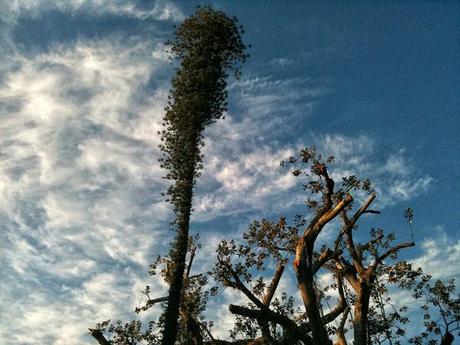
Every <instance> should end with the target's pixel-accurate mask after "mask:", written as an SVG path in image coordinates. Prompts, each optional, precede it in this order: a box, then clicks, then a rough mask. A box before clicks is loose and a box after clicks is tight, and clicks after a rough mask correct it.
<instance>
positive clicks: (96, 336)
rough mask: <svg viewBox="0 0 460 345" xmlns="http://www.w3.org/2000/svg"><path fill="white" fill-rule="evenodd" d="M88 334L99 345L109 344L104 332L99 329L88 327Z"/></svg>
mask: <svg viewBox="0 0 460 345" xmlns="http://www.w3.org/2000/svg"><path fill="white" fill-rule="evenodd" d="M89 334H91V336H92V337H93V338H94V339H96V341H97V342H98V343H99V344H100V345H110V343H109V341H108V340H107V339H105V337H104V334H103V333H102V331H101V330H100V329H94V328H89Z"/></svg>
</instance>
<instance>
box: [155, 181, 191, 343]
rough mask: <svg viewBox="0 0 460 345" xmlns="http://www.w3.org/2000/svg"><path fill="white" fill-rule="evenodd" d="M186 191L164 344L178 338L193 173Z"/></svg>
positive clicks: (178, 234) (178, 231)
mask: <svg viewBox="0 0 460 345" xmlns="http://www.w3.org/2000/svg"><path fill="white" fill-rule="evenodd" d="M187 182H188V183H187V185H186V188H185V189H186V191H184V201H183V205H182V207H181V211H180V213H181V215H180V218H179V219H178V220H177V237H176V243H175V248H174V252H173V255H172V259H173V263H174V270H173V274H172V279H171V285H170V288H169V296H168V305H167V308H166V311H165V329H164V332H163V339H162V341H163V344H172V343H174V340H175V338H176V334H177V329H178V322H177V316H178V314H179V308H180V302H181V297H182V287H183V285H184V284H183V280H184V272H185V260H186V255H187V246H188V238H189V226H190V213H191V209H192V196H193V174H191V176H190V178H189V179H188V181H187Z"/></svg>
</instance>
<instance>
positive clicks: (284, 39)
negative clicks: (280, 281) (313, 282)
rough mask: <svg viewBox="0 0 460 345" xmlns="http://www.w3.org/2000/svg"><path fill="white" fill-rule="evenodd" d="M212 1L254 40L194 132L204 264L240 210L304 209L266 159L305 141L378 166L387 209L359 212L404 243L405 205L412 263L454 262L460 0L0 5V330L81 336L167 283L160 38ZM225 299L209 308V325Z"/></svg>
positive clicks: (36, 337)
mask: <svg viewBox="0 0 460 345" xmlns="http://www.w3.org/2000/svg"><path fill="white" fill-rule="evenodd" d="M208 3H210V4H212V5H214V6H215V7H216V8H218V9H222V10H224V11H226V12H227V13H228V14H231V15H236V16H237V17H238V18H239V20H240V22H241V23H242V24H243V25H244V27H245V30H246V34H245V36H244V40H245V42H247V43H249V44H251V45H252V47H251V49H250V50H249V53H250V54H251V57H250V59H249V60H248V62H247V64H245V66H244V68H243V77H242V79H241V80H239V81H235V80H232V81H230V84H229V99H230V104H229V112H228V114H227V117H226V119H225V120H223V121H219V122H218V123H217V124H215V125H213V126H212V128H210V129H209V130H207V132H206V147H205V157H206V158H205V169H204V171H203V175H202V177H201V179H200V181H199V183H198V186H197V192H196V198H195V213H194V215H193V225H192V228H193V231H196V232H200V234H201V238H202V242H203V244H204V248H203V250H202V251H201V253H200V255H199V256H198V261H197V263H198V266H199V267H203V269H204V268H206V267H209V264H210V262H209V258H210V257H212V255H213V251H214V248H215V245H216V244H217V243H218V241H219V239H220V238H223V237H225V238H238V237H239V236H240V234H241V232H242V231H244V229H245V226H247V224H248V223H249V222H250V221H251V220H253V219H257V218H261V217H267V218H276V217H278V216H279V215H282V214H286V215H292V214H294V213H295V212H296V211H298V210H299V209H301V208H302V207H303V206H302V200H303V195H302V193H301V191H300V188H299V186H298V185H296V181H295V180H294V179H293V178H292V177H291V176H289V174H288V173H287V171H283V170H282V169H280V167H279V161H280V160H281V159H284V158H286V157H288V156H289V155H290V154H292V153H293V152H294V151H295V150H298V149H300V148H302V147H304V146H306V145H308V146H310V145H315V146H316V147H318V148H319V149H320V150H321V151H322V152H324V153H325V154H334V155H335V156H336V157H337V163H336V165H335V167H334V176H336V177H340V176H342V175H346V174H350V173H356V174H358V175H359V176H362V177H368V178H371V179H372V180H373V182H374V184H375V187H376V189H377V192H378V207H379V209H380V210H381V211H382V212H383V214H382V216H380V217H378V218H374V219H373V220H372V223H369V226H371V225H372V226H380V227H384V228H385V229H388V230H390V231H395V232H396V233H397V234H398V236H399V238H400V239H401V240H407V239H408V238H409V235H408V232H407V226H406V225H405V223H404V220H403V210H404V208H405V207H408V206H410V207H413V208H414V209H415V215H416V225H415V228H416V234H415V236H416V241H417V245H418V246H417V248H415V249H410V250H408V251H407V253H406V257H407V258H409V259H411V260H413V261H414V262H415V263H417V264H419V265H422V266H423V267H424V268H425V269H426V271H427V272H429V273H432V274H434V275H435V276H436V277H441V278H458V277H459V276H460V269H459V268H458V267H457V265H456V264H458V262H459V259H460V238H459V236H458V231H457V228H458V224H459V221H460V219H459V218H460V217H459V212H458V210H457V202H458V200H459V197H460V195H459V183H458V180H459V179H460V174H459V168H460V167H459V160H460V150H459V144H458V140H457V135H458V133H459V128H460V120H459V117H458V116H459V111H460V103H459V97H458V95H459V93H460V73H459V72H460V71H459V66H460V61H459V59H460V51H459V49H460V26H459V25H458V21H459V18H460V4H459V3H458V2H428V1H426V2H422V1H420V2H415V1H410V2H409V1H408V2H347V3H345V2H329V1H328V2H319V1H318V2H316V1H315V2H300V1H298V2H275V1H273V2H263V1H238V2H237V1H235V2H229V1H226V2H208V1H200V2H185V1H184V2H165V1H157V2H154V3H153V2H150V1H115V0H114V1H96V0H88V1H84V0H67V1H64V0H60V1H57V0H56V1H46V0H17V1H11V2H10V1H3V2H1V3H0V59H1V64H0V77H1V80H2V83H1V84H0V133H1V135H0V204H1V208H0V224H1V225H2V231H1V233H0V243H1V246H2V248H1V252H0V253H1V254H0V262H1V267H2V268H1V270H0V279H1V281H2V282H3V284H1V287H0V299H1V301H2V303H1V309H0V313H1V320H2V322H1V324H0V338H2V339H3V341H5V339H6V341H7V342H6V343H4V344H6V345H9V344H15V345H19V344H90V343H92V340H91V339H90V338H89V336H88V335H87V331H86V330H87V328H88V327H91V326H92V325H94V323H95V322H97V321H101V320H105V319H108V318H113V319H116V318H124V319H126V318H129V317H131V316H132V314H131V311H132V310H133V309H134V307H135V306H137V305H139V303H141V302H142V294H141V293H140V290H141V289H142V288H143V287H144V286H145V285H146V284H147V283H148V284H150V285H152V286H154V287H155V288H156V289H157V290H158V291H160V290H161V289H165V287H164V286H162V285H161V283H160V282H157V281H152V280H151V279H150V278H149V277H148V276H147V266H148V263H149V262H151V261H152V260H153V259H154V257H155V256H156V255H157V254H163V253H165V252H166V250H167V244H168V242H169V241H170V240H171V236H172V233H171V232H170V231H168V221H169V220H170V219H171V216H172V215H171V213H170V211H169V207H168V205H167V204H166V203H165V202H164V201H163V199H162V197H161V192H162V191H164V190H165V182H164V180H162V179H161V176H162V174H163V172H162V171H161V170H160V169H159V167H158V163H157V159H158V157H159V150H158V144H159V138H158V136H157V134H156V132H157V130H158V129H159V128H160V122H161V117H162V114H163V108H164V105H165V101H166V97H167V93H168V90H169V86H170V84H169V83H170V79H171V77H172V75H173V67H172V66H171V65H170V64H169V62H168V56H167V54H166V52H165V50H164V46H163V42H165V40H167V39H168V38H170V35H171V33H172V31H173V27H174V25H178V24H180V22H181V21H182V20H183V18H185V17H186V16H188V15H190V14H192V13H193V11H194V8H195V6H196V5H199V4H202V5H204V4H208ZM363 228H364V227H363ZM363 231H364V230H363ZM325 237H327V236H325ZM5 282H6V284H5ZM283 286H284V288H286V289H287V290H288V291H290V292H293V293H295V291H294V290H293V289H292V287H289V284H288V281H286V282H285V283H284V285H283ZM232 298H235V296H233V295H232V294H230V293H227V292H226V293H224V295H223V296H221V301H223V302H224V303H223V304H222V305H219V304H215V305H213V308H212V310H211V311H210V314H209V317H210V318H211V319H215V320H219V322H218V324H219V326H218V327H217V329H216V334H217V335H219V336H222V337H224V336H225V335H226V334H227V333H226V329H225V328H226V327H227V328H230V324H231V322H232V319H231V317H230V316H229V315H228V313H227V311H226V308H227V304H228V303H229V302H230V301H231V300H232ZM149 316H151V315H146V316H145V317H146V318H148V317H149ZM219 327H220V328H219Z"/></svg>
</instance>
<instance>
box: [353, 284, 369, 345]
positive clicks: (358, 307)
mask: <svg viewBox="0 0 460 345" xmlns="http://www.w3.org/2000/svg"><path fill="white" fill-rule="evenodd" d="M370 292H371V290H370V288H369V287H368V286H367V285H366V284H361V287H360V289H359V290H357V291H356V294H357V296H356V303H355V310H354V319H353V332H354V345H369V344H370V343H369V342H368V312H369V300H370V297H371V293H370Z"/></svg>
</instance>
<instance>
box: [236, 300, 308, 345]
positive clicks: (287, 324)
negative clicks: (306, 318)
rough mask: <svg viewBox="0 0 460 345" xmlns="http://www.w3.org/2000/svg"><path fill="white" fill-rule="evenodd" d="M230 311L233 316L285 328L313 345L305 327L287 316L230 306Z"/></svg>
mask: <svg viewBox="0 0 460 345" xmlns="http://www.w3.org/2000/svg"><path fill="white" fill-rule="evenodd" d="M228 309H229V311H230V312H231V313H232V314H237V315H241V316H245V317H249V318H251V319H256V320H260V321H269V322H274V323H277V324H279V325H280V326H282V327H283V328H285V329H286V330H287V331H288V332H290V335H295V336H296V337H297V338H298V339H300V340H302V341H303V342H304V343H305V344H306V345H312V341H311V339H310V337H309V336H308V335H307V332H306V330H305V329H304V328H303V327H299V326H297V324H296V323H295V322H294V321H292V320H291V319H290V318H288V317H287V316H284V315H281V314H278V313H275V312H274V311H272V310H270V309H266V310H255V309H249V308H246V307H242V306H238V305H234V304H230V305H229V308H228Z"/></svg>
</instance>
